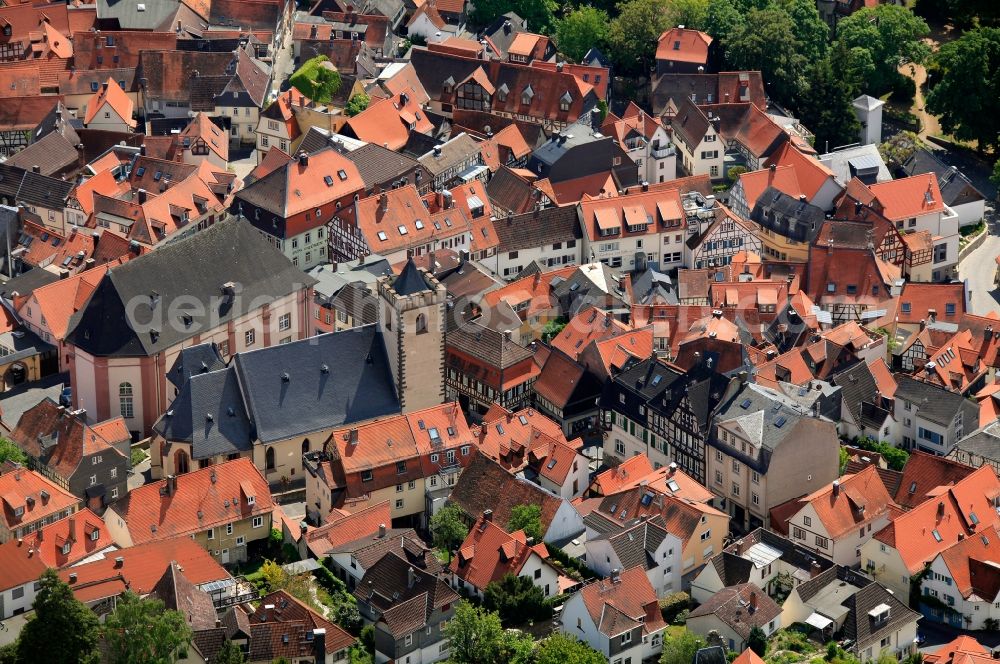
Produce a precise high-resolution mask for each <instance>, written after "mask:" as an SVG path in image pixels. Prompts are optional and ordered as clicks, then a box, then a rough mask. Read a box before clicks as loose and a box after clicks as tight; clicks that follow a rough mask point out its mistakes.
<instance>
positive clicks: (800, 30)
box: [778, 0, 830, 62]
mask: <svg viewBox="0 0 1000 664" xmlns="http://www.w3.org/2000/svg"><path fill="white" fill-rule="evenodd" d="M778 5H779V6H780V7H781V8H782V9H784V10H785V12H786V13H787V14H788V15H789V17H791V19H792V24H793V25H794V28H793V32H794V33H795V38H796V39H797V40H798V42H799V54H800V55H801V56H802V57H804V58H805V59H806V62H816V61H817V60H819V59H820V58H822V57H823V56H824V55H826V53H827V50H828V49H829V44H830V28H829V27H828V26H827V24H826V21H824V20H823V19H822V18H821V17H820V15H819V11H818V10H817V9H816V2H815V0H779V3H778Z"/></svg>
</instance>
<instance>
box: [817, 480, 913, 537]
mask: <svg viewBox="0 0 1000 664" xmlns="http://www.w3.org/2000/svg"><path fill="white" fill-rule="evenodd" d="M877 470H878V468H876V467H875V466H867V467H866V468H865V469H864V470H862V471H860V472H858V473H856V474H854V475H844V476H842V477H841V478H840V479H839V480H835V481H834V482H833V483H831V484H829V485H827V486H825V487H823V488H822V489H819V490H818V491H815V492H813V493H811V494H809V495H807V496H804V497H803V498H800V499H799V500H798V507H799V511H801V510H802V509H803V508H805V507H806V506H807V505H810V506H812V508H813V510H814V511H815V512H816V516H817V517H818V518H819V520H820V521H821V522H822V523H823V527H824V528H826V532H827V533H828V534H829V536H830V537H832V538H834V539H836V538H838V537H840V536H841V535H843V534H844V533H847V532H848V531H851V530H853V529H855V528H857V527H858V524H859V523H860V524H863V523H865V522H866V521H870V520H872V519H875V518H877V517H879V516H882V515H885V514H889V513H890V511H891V510H892V508H894V507H895V504H894V503H893V501H892V498H891V497H890V496H889V492H888V491H887V490H886V488H885V485H884V484H883V483H882V479H881V477H880V476H879V474H878V472H877Z"/></svg>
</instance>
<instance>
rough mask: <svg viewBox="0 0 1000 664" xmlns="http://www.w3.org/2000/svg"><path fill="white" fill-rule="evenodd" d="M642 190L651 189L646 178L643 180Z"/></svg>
mask: <svg viewBox="0 0 1000 664" xmlns="http://www.w3.org/2000/svg"><path fill="white" fill-rule="evenodd" d="M642 190H643V191H649V183H648V182H646V181H645V180H643V181H642Z"/></svg>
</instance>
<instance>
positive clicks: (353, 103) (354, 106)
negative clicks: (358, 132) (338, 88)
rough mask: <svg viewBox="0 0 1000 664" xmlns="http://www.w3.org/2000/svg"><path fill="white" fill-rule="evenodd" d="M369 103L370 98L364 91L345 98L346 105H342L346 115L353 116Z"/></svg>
mask: <svg viewBox="0 0 1000 664" xmlns="http://www.w3.org/2000/svg"><path fill="white" fill-rule="evenodd" d="M370 103H371V100H370V99H369V98H368V95H366V94H365V93H364V92H359V93H357V94H356V95H353V96H351V98H350V99H348V100H347V106H346V107H344V112H345V113H347V115H348V117H352V118H353V117H354V116H355V115H357V114H358V113H360V112H361V111H363V110H365V109H366V108H368V104H370Z"/></svg>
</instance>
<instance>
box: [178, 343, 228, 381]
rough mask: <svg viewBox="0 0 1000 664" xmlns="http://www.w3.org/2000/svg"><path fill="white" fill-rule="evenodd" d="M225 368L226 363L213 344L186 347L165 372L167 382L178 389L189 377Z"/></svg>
mask: <svg viewBox="0 0 1000 664" xmlns="http://www.w3.org/2000/svg"><path fill="white" fill-rule="evenodd" d="M225 367H226V363H225V361H223V359H222V356H221V355H219V348H218V347H217V346H216V345H215V344H214V343H205V344H198V345H197V346H188V347H187V348H185V349H184V350H182V351H181V352H180V353H179V354H178V355H177V359H176V360H174V366H172V367H170V371H168V372H167V380H169V381H170V383H171V384H172V385H173V386H174V387H176V388H178V389H179V388H180V387H181V386H183V385H184V383H185V382H187V380H188V379H189V378H191V376H194V375H197V374H203V373H208V372H209V371H218V370H219V369H224V368H225Z"/></svg>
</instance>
